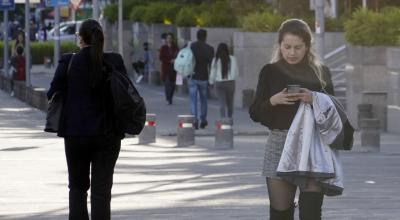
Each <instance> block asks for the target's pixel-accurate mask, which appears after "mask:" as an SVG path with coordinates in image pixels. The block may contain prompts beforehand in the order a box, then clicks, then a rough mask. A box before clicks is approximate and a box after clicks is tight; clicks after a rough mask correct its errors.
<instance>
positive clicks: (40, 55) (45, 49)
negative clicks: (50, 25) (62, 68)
mask: <svg viewBox="0 0 400 220" xmlns="http://www.w3.org/2000/svg"><path fill="white" fill-rule="evenodd" d="M9 45H10V46H9V48H10V52H9V55H11V45H12V42H9ZM3 46H4V44H3V42H0V56H1V57H3V51H4V49H3ZM78 50H79V48H78V47H77V46H76V45H75V43H74V42H61V53H71V52H77V51H78ZM31 54H32V56H31V57H32V64H43V61H44V57H51V58H53V56H54V55H53V54H54V43H53V42H52V41H47V42H31Z"/></svg>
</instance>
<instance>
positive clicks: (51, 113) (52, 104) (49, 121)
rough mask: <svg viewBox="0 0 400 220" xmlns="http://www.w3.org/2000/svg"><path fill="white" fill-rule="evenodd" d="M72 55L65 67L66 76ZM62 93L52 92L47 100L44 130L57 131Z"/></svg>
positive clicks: (62, 103) (61, 105)
mask: <svg viewBox="0 0 400 220" xmlns="http://www.w3.org/2000/svg"><path fill="white" fill-rule="evenodd" d="M73 57H74V54H72V56H71V58H70V59H69V63H68V68H67V77H68V75H69V71H70V69H71V63H72V58H73ZM64 95H65V91H57V92H55V93H54V94H53V96H52V97H51V99H50V100H49V102H48V108H47V115H46V125H45V128H44V131H45V132H50V133H57V132H58V129H59V126H60V119H61V113H62V109H63V106H64Z"/></svg>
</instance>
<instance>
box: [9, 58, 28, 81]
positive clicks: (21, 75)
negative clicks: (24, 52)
mask: <svg viewBox="0 0 400 220" xmlns="http://www.w3.org/2000/svg"><path fill="white" fill-rule="evenodd" d="M13 59H14V60H13V61H12V65H13V66H14V68H15V75H14V80H21V81H25V57H24V56H16V57H14V58H13Z"/></svg>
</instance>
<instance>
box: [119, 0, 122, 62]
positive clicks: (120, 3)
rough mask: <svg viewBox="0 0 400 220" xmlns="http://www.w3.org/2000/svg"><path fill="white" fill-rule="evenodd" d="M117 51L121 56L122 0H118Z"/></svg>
mask: <svg viewBox="0 0 400 220" xmlns="http://www.w3.org/2000/svg"><path fill="white" fill-rule="evenodd" d="M118 52H119V53H120V54H121V55H122V56H123V36H122V0H118Z"/></svg>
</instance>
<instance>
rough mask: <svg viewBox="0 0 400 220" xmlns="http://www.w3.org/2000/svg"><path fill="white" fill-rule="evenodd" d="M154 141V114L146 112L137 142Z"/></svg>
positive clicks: (147, 142)
mask: <svg viewBox="0 0 400 220" xmlns="http://www.w3.org/2000/svg"><path fill="white" fill-rule="evenodd" d="M155 142H156V115H155V114H146V123H145V125H144V128H143V130H142V132H140V134H139V144H150V143H155Z"/></svg>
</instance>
